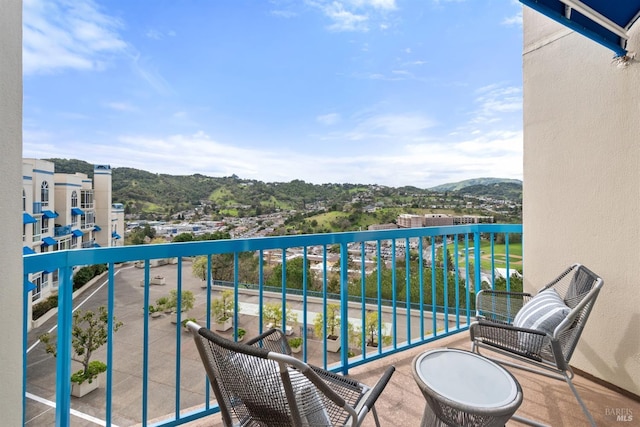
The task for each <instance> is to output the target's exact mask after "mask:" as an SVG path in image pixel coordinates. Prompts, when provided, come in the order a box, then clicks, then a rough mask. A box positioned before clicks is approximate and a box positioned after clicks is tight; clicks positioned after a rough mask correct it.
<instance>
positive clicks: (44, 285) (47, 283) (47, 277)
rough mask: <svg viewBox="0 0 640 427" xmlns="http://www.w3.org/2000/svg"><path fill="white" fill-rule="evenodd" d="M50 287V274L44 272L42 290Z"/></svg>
mask: <svg viewBox="0 0 640 427" xmlns="http://www.w3.org/2000/svg"><path fill="white" fill-rule="evenodd" d="M47 286H49V273H45V272H42V289H44V288H46V287H47Z"/></svg>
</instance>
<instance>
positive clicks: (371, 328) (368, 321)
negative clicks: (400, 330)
mask: <svg viewBox="0 0 640 427" xmlns="http://www.w3.org/2000/svg"><path fill="white" fill-rule="evenodd" d="M365 333H366V339H367V346H368V347H378V345H379V343H378V312H377V311H370V312H369V313H367V316H366V318H365ZM380 333H381V334H382V343H383V344H385V345H388V344H390V343H391V337H390V336H389V335H385V327H384V325H383V326H382V330H381V331H380Z"/></svg>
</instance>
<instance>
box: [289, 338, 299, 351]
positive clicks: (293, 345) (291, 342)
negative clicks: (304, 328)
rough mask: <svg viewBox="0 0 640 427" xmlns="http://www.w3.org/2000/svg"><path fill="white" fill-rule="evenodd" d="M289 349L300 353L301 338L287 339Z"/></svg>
mask: <svg viewBox="0 0 640 427" xmlns="http://www.w3.org/2000/svg"><path fill="white" fill-rule="evenodd" d="M289 347H291V351H292V352H294V353H300V350H302V337H293V338H289Z"/></svg>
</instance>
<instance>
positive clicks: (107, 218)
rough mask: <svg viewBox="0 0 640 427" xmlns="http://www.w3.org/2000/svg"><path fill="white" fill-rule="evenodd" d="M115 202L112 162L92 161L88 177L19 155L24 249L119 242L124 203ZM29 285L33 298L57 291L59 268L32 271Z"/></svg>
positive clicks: (37, 250)
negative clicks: (112, 200)
mask: <svg viewBox="0 0 640 427" xmlns="http://www.w3.org/2000/svg"><path fill="white" fill-rule="evenodd" d="M114 206H116V205H112V203H111V167H110V166H108V165H96V166H95V167H94V179H93V180H92V179H91V178H89V177H88V176H87V175H86V174H83V173H75V174H65V173H55V165H54V163H52V162H50V161H47V160H40V159H23V160H22V211H23V214H22V223H23V224H22V242H23V249H22V252H23V254H32V253H41V252H51V251H58V250H65V249H82V248H93V247H100V246H105V247H109V246H120V245H122V244H123V239H122V236H121V235H120V234H118V231H122V230H123V229H124V208H123V207H122V205H117V206H116V207H114ZM29 286H30V288H31V298H30V302H31V303H32V304H33V303H38V302H39V301H42V300H44V299H46V298H47V297H48V296H49V295H51V294H55V293H56V292H57V289H58V271H57V270H56V271H42V272H40V273H37V274H31V275H30V276H29ZM31 309H32V306H31V305H29V306H28V310H29V318H31Z"/></svg>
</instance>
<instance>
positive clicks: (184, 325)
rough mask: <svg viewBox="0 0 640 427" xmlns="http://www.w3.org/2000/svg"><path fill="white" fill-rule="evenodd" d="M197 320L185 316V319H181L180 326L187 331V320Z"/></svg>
mask: <svg viewBox="0 0 640 427" xmlns="http://www.w3.org/2000/svg"><path fill="white" fill-rule="evenodd" d="M189 321H191V322H197V321H198V320H197V319H196V318H195V317H187V318H186V319H183V320H182V322H180V323H182V327H183V328H184V330H185V331H187V332H189V328H187V322H189Z"/></svg>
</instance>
